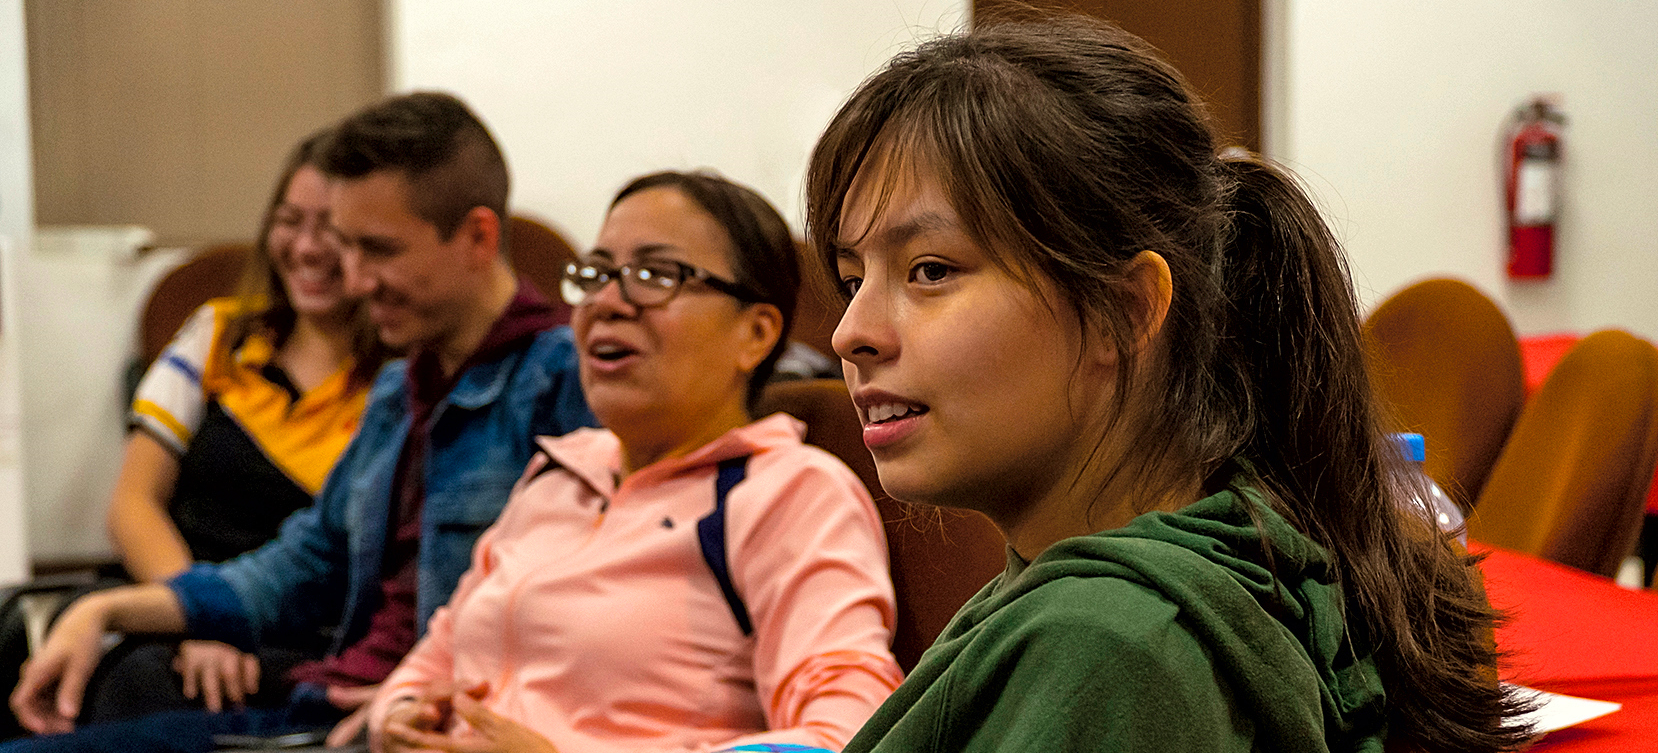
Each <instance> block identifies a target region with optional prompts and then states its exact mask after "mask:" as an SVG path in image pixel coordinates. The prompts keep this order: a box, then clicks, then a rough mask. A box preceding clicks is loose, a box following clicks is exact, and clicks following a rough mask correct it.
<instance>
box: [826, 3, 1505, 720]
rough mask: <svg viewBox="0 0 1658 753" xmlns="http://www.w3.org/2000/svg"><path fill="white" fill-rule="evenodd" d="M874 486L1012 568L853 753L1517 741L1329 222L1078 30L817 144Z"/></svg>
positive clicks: (900, 62) (1122, 38) (935, 75)
mask: <svg viewBox="0 0 1658 753" xmlns="http://www.w3.org/2000/svg"><path fill="white" fill-rule="evenodd" d="M807 183H808V185H807V204H808V210H807V212H808V216H807V224H808V228H809V233H810V235H811V238H812V240H813V242H814V243H815V244H816V247H817V248H818V249H820V250H821V253H822V257H823V261H824V262H825V265H826V267H827V268H828V269H829V270H830V271H831V272H832V273H833V274H834V275H835V277H836V278H837V279H838V280H839V281H840V287H841V291H842V293H843V294H844V296H845V298H846V301H847V309H846V313H845V315H844V318H843V319H842V321H841V323H840V327H839V328H838V329H837V330H836V332H835V336H834V345H835V350H836V351H837V352H838V353H839V354H840V356H841V358H842V359H844V361H845V366H846V379H847V383H848V386H849V387H850V389H851V391H852V394H853V400H854V401H855V402H856V403H857V406H858V409H859V412H860V415H861V417H862V420H863V422H864V440H865V443H866V444H867V445H868V447H869V449H870V451H871V452H872V453H873V455H874V457H875V460H876V464H877V466H878V467H879V470H880V476H881V483H882V485H883V486H884V487H885V489H886V491H887V492H888V493H890V494H892V495H893V496H894V497H895V498H897V499H900V500H904V501H908V502H917V503H926V504H933V505H947V506H954V507H964V508H969V509H974V510H978V511H980V512H982V513H984V514H985V515H987V516H989V517H990V519H991V520H992V521H994V522H995V523H996V525H997V526H998V527H999V528H1000V529H1001V530H1002V532H1003V533H1004V535H1005V536H1006V537H1007V541H1008V567H1007V570H1006V572H1004V573H1003V574H1002V575H1001V576H999V577H998V578H996V579H995V580H993V581H992V582H991V583H990V584H989V585H987V586H986V587H985V588H984V590H983V591H981V592H980V593H979V594H978V595H977V596H975V597H974V598H973V599H972V600H971V601H969V602H968V604H967V605H966V606H965V607H963V608H962V610H961V612H960V613H959V614H957V616H956V618H955V619H954V620H953V621H952V623H951V624H950V625H949V627H947V628H946V629H945V631H944V633H943V635H942V636H940V638H939V640H938V642H937V643H936V644H935V645H934V646H933V647H932V649H931V650H929V651H928V652H927V653H926V654H925V655H924V656H923V657H922V659H921V662H920V664H919V665H918V666H917V667H916V668H915V671H914V672H913V673H912V674H911V676H910V677H909V678H908V680H906V682H905V683H904V685H903V686H902V687H901V688H899V690H898V691H897V692H896V693H895V694H894V695H893V696H892V698H891V699H890V700H889V701H888V702H887V703H886V705H884V706H883V707H882V708H881V709H880V711H878V712H877V713H876V715H875V717H874V718H873V719H872V720H871V721H870V722H869V724H868V725H867V726H865V727H864V729H863V731H862V732H860V733H859V735H858V736H857V737H856V739H854V740H853V741H852V743H851V744H850V746H848V748H847V750H849V751H867V750H905V751H909V750H922V751H952V752H953V751H976V750H984V751H991V750H1159V751H1162V750H1205V751H1210V750H1239V751H1247V750H1275V751H1299V750H1305V751H1324V750H1367V751H1381V750H1383V749H1384V746H1385V747H1386V748H1387V749H1389V750H1433V751H1439V750H1446V751H1449V750H1456V751H1488V750H1504V749H1511V748H1514V747H1516V746H1518V745H1519V744H1521V743H1522V742H1523V741H1524V738H1525V730H1524V729H1523V728H1521V727H1520V726H1518V725H1517V724H1516V723H1515V722H1513V721H1512V720H1511V717H1512V715H1513V714H1514V712H1515V711H1516V710H1517V708H1518V707H1519V706H1521V705H1522V704H1521V703H1520V702H1519V701H1518V700H1517V699H1515V698H1514V697H1512V696H1510V695H1508V694H1507V693H1505V691H1504V690H1503V689H1502V688H1501V687H1500V686H1499V685H1498V683H1497V680H1496V672H1495V668H1494V667H1495V657H1494V649H1493V647H1492V644H1491V628H1492V619H1493V617H1492V611H1491V608H1490V606H1489V604H1488V603H1487V602H1486V600H1485V598H1484V596H1483V594H1482V591H1481V588H1480V586H1479V583H1478V577H1477V574H1476V571H1475V569H1474V567H1473V563H1472V561H1471V560H1470V559H1469V557H1468V556H1467V555H1466V554H1465V553H1463V552H1461V551H1460V550H1458V549H1457V548H1455V547H1454V546H1453V545H1452V544H1451V543H1450V542H1449V540H1448V539H1447V538H1446V537H1445V536H1444V535H1441V534H1440V533H1439V532H1438V531H1437V530H1436V529H1435V528H1433V527H1432V526H1431V525H1430V524H1429V523H1427V522H1426V520H1425V518H1424V517H1423V516H1422V515H1420V514H1418V513H1419V512H1420V510H1419V505H1416V504H1415V503H1414V502H1412V500H1414V499H1417V496H1416V495H1417V494H1418V493H1419V492H1420V491H1421V489H1420V488H1419V484H1420V482H1419V481H1416V480H1413V478H1414V477H1413V476H1412V475H1411V474H1410V473H1409V472H1408V470H1407V469H1406V468H1405V467H1404V466H1403V465H1402V460H1401V458H1400V457H1398V453H1397V452H1396V451H1395V450H1394V449H1393V447H1392V446H1391V444H1390V443H1389V442H1388V440H1387V438H1386V434H1385V433H1384V432H1385V427H1384V420H1383V418H1382V416H1381V410H1380V409H1379V408H1378V407H1377V403H1376V401H1375V398H1374V397H1373V396H1372V392H1371V386H1370V382H1369V379H1368V378H1367V376H1366V373H1365V366H1364V357H1363V353H1362V350H1361V346H1360V339H1359V325H1358V313H1357V306H1356V303H1355V301H1354V297H1353V294H1352V290H1351V285H1350V282H1349V280H1348V277H1347V274H1346V269H1345V266H1344V262H1343V260H1342V256H1341V253H1340V250H1339V248H1338V245H1337V243H1336V241H1335V239H1334V237H1333V236H1332V235H1331V234H1330V232H1329V230H1328V229H1327V228H1326V226H1325V225H1324V223H1323V221H1322V220H1321V219H1320V217H1319V215H1318V213H1317V211H1316V210H1315V209H1314V207H1313V206H1312V204H1311V203H1310V202H1309V201H1308V199H1307V198H1306V196H1305V195H1304V194H1303V193H1302V191H1301V190H1300V189H1299V188H1298V186H1297V185H1296V183H1295V182H1294V181H1293V180H1292V179H1291V178H1290V177H1289V176H1287V175H1286V174H1285V173H1284V172H1282V171H1281V170H1279V169H1278V168H1276V167H1273V166H1271V165H1269V164H1267V163H1265V162H1263V161H1262V160H1260V159H1258V158H1256V157H1254V156H1251V155H1248V154H1245V153H1239V152H1234V151H1232V150H1227V151H1225V152H1222V151H1221V150H1220V145H1219V144H1217V143H1216V139H1215V136H1214V134H1213V132H1212V130H1211V127H1210V124H1209V121H1208V119H1207V117H1206V115H1205V114H1204V111H1203V108H1202V106H1201V105H1200V104H1199V103H1198V102H1197V101H1196V98H1195V97H1194V95H1193V94H1192V93H1191V92H1190V90H1189V89H1188V88H1187V86H1186V84H1185V83H1184V81H1183V80H1182V79H1181V77H1180V76H1179V74H1178V73H1176V72H1175V71H1174V70H1173V69H1172V68H1170V67H1169V66H1168V64H1167V63H1165V62H1163V61H1162V60H1160V59H1158V58H1157V57H1156V56H1155V55H1154V54H1153V53H1152V52H1151V51H1150V50H1149V48H1148V47H1147V46H1146V45H1145V44H1144V43H1143V42H1142V41H1141V40H1139V39H1137V38H1135V37H1133V36H1132V35H1129V34H1127V33H1125V32H1123V31H1121V30H1119V29H1116V28H1113V27H1109V26H1105V25H1103V24H1096V23H1092V22H1088V21H1082V20H1075V19H1072V20H1065V19H1053V20H1047V21H1042V22H1038V23H1034V24H1024V25H1001V26H991V27H989V28H982V29H980V30H976V31H974V32H972V33H970V34H964V35H958V36H951V37H947V38H943V39H939V40H935V41H932V42H928V43H926V44H923V45H922V46H921V47H920V48H919V49H916V50H914V51H912V52H908V53H905V54H902V55H900V56H898V57H897V58H896V59H894V60H893V61H892V62H891V63H889V64H888V66H887V67H886V68H885V69H884V70H882V71H881V72H880V73H878V74H877V75H875V76H874V77H873V78H871V79H870V80H868V81H866V82H865V83H864V84H863V86H862V87H860V89H859V90H858V91H857V92H856V93H855V94H853V96H852V98H851V100H850V101H848V102H847V103H846V105H844V106H843V107H842V108H841V110H840V112H839V113H838V114H837V115H836V116H835V118H834V120H833V121H832V122H831V124H830V125H829V128H828V130H827V131H826V132H825V134H824V135H823V137H822V139H821V140H820V141H819V143H818V145H817V148H816V150H815V152H814V154H813V156H812V161H811V166H810V172H809V176H808V180H807Z"/></svg>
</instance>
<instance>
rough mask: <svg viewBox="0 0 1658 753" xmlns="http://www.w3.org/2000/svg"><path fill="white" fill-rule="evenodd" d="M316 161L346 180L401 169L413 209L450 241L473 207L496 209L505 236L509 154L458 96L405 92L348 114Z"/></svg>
mask: <svg viewBox="0 0 1658 753" xmlns="http://www.w3.org/2000/svg"><path fill="white" fill-rule="evenodd" d="M319 166H320V167H321V169H322V171H323V172H324V173H326V174H327V175H328V176H329V177H331V178H337V179H344V180H353V179H357V178H362V177H365V176H367V175H369V174H371V173H377V172H381V171H384V170H392V171H397V172H400V173H402V174H403V176H404V178H405V179H406V180H408V182H409V188H410V192H409V203H410V208H411V209H413V210H414V213H415V214H416V215H419V216H420V217H421V218H422V219H424V220H426V221H427V222H430V223H432V225H433V226H435V227H437V229H438V235H440V236H441V237H443V238H444V239H445V240H448V239H449V238H451V237H453V236H454V235H455V231H456V230H457V229H459V228H460V226H461V222H462V221H463V220H465V219H466V214H467V213H468V212H470V211H472V208H473V207H485V208H487V209H489V210H490V211H492V212H494V213H495V216H496V217H498V218H500V220H501V223H502V230H503V237H504V235H505V232H504V231H505V224H506V220H507V189H508V187H509V182H510V181H509V180H508V177H507V163H506V159H505V158H503V157H502V156H501V148H500V146H498V145H497V144H496V143H495V138H494V137H493V136H490V135H489V129H488V128H485V127H484V124H483V122H482V121H480V120H478V116H476V115H474V114H472V110H470V109H468V108H467V106H466V103H464V102H462V101H460V99H458V98H456V97H455V96H453V95H450V94H444V93H441V92H415V93H413V94H404V95H400V96H396V97H391V98H389V99H386V100H383V101H381V102H379V103H377V104H375V105H372V106H370V107H368V108H367V109H364V110H362V111H360V112H358V113H357V114H355V115H352V116H351V117H348V118H346V119H345V120H344V121H342V122H341V123H340V124H339V125H338V126H336V127H335V129H334V135H333V137H332V138H331V139H329V140H328V143H327V144H326V145H325V146H324V147H323V149H322V159H321V161H320V165H319ZM502 246H503V249H504V247H505V243H503V244H502Z"/></svg>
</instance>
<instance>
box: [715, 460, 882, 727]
mask: <svg viewBox="0 0 1658 753" xmlns="http://www.w3.org/2000/svg"><path fill="white" fill-rule="evenodd" d="M731 494H732V503H731V505H730V507H729V508H728V509H730V510H731V513H730V514H731V515H732V518H731V522H730V527H729V529H728V531H729V533H730V537H731V550H732V552H733V555H732V562H731V569H732V579H733V581H734V582H735V585H736V587H737V591H738V592H739V593H740V594H742V596H743V600H744V602H745V603H746V604H747V606H748V610H749V614H750V616H751V617H752V618H753V620H754V638H755V643H754V673H755V684H756V690H757V691H758V692H759V694H760V703H761V705H762V707H763V708H764V709H765V713H766V721H767V726H768V727H769V728H770V729H769V730H768V731H767V732H763V733H759V734H754V735H746V736H744V737H741V738H738V739H736V740H730V741H727V742H724V743H721V744H719V745H716V746H714V747H715V748H723V747H728V746H732V745H743V744H749V743H761V742H773V743H778V742H783V743H795V744H800V745H811V746H818V747H824V748H830V749H834V750H839V749H840V748H841V747H842V746H843V745H845V744H846V742H847V741H848V740H850V739H851V737H852V735H853V734H854V733H856V732H857V731H858V728H859V727H861V726H863V723H864V722H865V721H867V720H868V719H869V717H870V715H871V714H873V713H875V709H876V708H877V707H879V706H880V705H881V702H883V701H885V700H886V698H887V696H888V695H890V694H891V693H892V691H893V689H895V688H897V687H898V684H899V683H900V682H902V681H903V673H902V672H901V671H900V670H899V668H898V663H897V662H896V661H894V660H893V657H892V651H891V649H890V646H891V644H892V630H893V623H894V621H895V619H896V618H895V614H896V606H895V599H894V597H893V589H892V577H891V575H890V573H889V571H888V569H887V545H886V537H885V534H884V533H883V531H882V527H881V518H880V515H879V513H877V512H876V510H875V505H874V503H873V502H871V501H870V498H869V493H868V492H867V491H865V489H864V487H863V484H862V483H860V482H859V481H858V478H857V476H855V475H853V473H852V471H851V470H850V469H848V468H847V467H846V466H845V465H843V464H841V462H840V461H839V460H836V459H835V458H834V457H833V456H830V455H829V454H827V453H824V452H821V451H819V450H817V449H815V448H800V449H796V450H790V451H787V452H774V453H762V454H760V455H756V456H755V457H754V458H752V459H751V460H750V464H749V476H748V480H747V481H745V482H744V483H743V484H740V485H738V487H737V488H735V489H733V490H732V492H731ZM745 513H747V514H745Z"/></svg>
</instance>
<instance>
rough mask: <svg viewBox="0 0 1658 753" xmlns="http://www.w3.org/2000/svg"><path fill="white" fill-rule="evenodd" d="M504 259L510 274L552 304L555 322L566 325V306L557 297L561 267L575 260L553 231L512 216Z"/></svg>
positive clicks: (537, 222)
mask: <svg viewBox="0 0 1658 753" xmlns="http://www.w3.org/2000/svg"><path fill="white" fill-rule="evenodd" d="M507 256H508V258H510V259H512V268H513V271H515V272H517V273H518V275H519V277H522V278H524V279H525V280H528V281H529V282H530V284H531V285H534V286H535V289H536V290H538V291H540V292H541V294H542V295H543V296H545V297H546V298H547V299H548V300H550V301H552V302H553V306H555V307H556V308H557V309H558V311H559V315H558V316H559V322H560V323H568V322H569V321H570V305H569V304H567V303H565V302H564V299H563V298H560V297H559V292H558V285H559V279H560V278H561V277H562V276H563V274H564V265H565V264H568V263H570V262H572V261H575V259H576V249H575V247H574V246H571V245H570V242H569V241H568V240H565V238H564V236H563V235H561V234H559V232H558V231H557V230H554V229H552V228H551V227H548V226H547V224H546V223H544V222H542V221H540V220H537V219H535V218H533V217H527V216H524V215H521V214H515V215H513V216H512V218H511V219H510V220H508V223H507Z"/></svg>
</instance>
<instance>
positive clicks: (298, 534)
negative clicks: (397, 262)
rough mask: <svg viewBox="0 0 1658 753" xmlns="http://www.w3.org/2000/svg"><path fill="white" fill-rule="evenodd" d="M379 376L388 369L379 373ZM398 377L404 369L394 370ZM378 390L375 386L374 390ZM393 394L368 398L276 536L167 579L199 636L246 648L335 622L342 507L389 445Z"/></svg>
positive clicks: (344, 575) (341, 575)
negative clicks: (326, 469)
mask: <svg viewBox="0 0 1658 753" xmlns="http://www.w3.org/2000/svg"><path fill="white" fill-rule="evenodd" d="M381 376H382V379H381V381H382V382H384V381H386V377H387V375H386V374H385V373H384V372H382V375H381ZM398 378H401V375H400V374H399V375H398ZM379 392H380V390H378V389H376V390H374V393H376V394H377V393H379ZM392 402H396V401H395V400H377V399H374V400H371V402H370V404H369V406H368V409H367V410H366V411H365V412H364V414H363V421H362V423H361V425H360V428H359V430H358V434H357V436H356V437H354V438H353V439H352V441H351V444H350V445H348V446H347V447H346V450H345V452H344V453H343V454H342V455H341V456H340V460H339V462H338V463H336V464H335V466H334V470H333V471H332V472H331V473H329V475H328V480H327V481H326V482H325V483H324V484H323V487H322V490H321V491H320V492H318V494H317V498H316V501H315V502H314V503H313V504H312V505H311V506H310V507H307V508H305V509H303V510H300V511H298V512H296V513H294V514H293V515H291V516H289V517H288V519H287V520H286V521H284V522H283V523H282V527H281V529H280V530H279V531H278V533H277V536H276V538H274V539H271V540H270V541H267V542H265V544H264V545H263V546H261V547H259V548H258V549H255V550H253V551H251V552H248V553H246V554H243V555H241V556H239V557H236V558H235V559H231V560H228V561H226V562H223V563H219V564H217V565H208V564H201V565H197V566H195V567H193V568H191V569H190V570H188V571H186V572H184V573H182V574H180V575H179V576H177V577H175V578H174V579H173V580H171V581H169V582H168V586H169V587H171V588H172V589H173V592H174V593H175V594H176V595H177V596H178V599H179V603H180V605H181V606H182V607H183V609H184V619H185V625H186V629H187V630H188V631H189V633H190V635H192V636H194V637H198V638H203V639H208V640H217V641H223V642H225V643H229V644H230V645H232V646H236V647H238V648H242V649H243V650H247V647H249V646H258V645H264V644H266V643H269V642H270V641H272V640H273V639H275V640H280V639H282V638H285V637H294V638H300V639H304V638H307V637H310V636H314V635H315V634H316V632H317V630H318V629H319V628H322V627H324V626H326V625H330V624H333V623H332V621H333V620H337V619H338V618H339V615H340V612H341V610H342V608H343V606H344V604H345V595H346V585H347V583H348V582H349V581H348V579H349V577H350V572H351V568H350V565H351V563H350V557H351V546H350V543H351V542H350V535H349V531H348V528H347V523H346V518H347V508H348V505H349V503H350V499H351V496H352V489H353V487H354V483H353V482H354V480H355V479H357V478H359V477H360V476H362V475H364V474H365V473H367V472H368V471H369V470H370V469H371V466H372V463H373V461H374V460H375V458H376V457H377V456H378V455H379V454H381V453H383V452H387V451H390V452H396V451H397V447H390V448H389V450H388V447H387V442H386V434H387V431H386V430H385V427H391V426H396V425H398V422H397V417H398V415H400V413H399V412H396V411H389V410H388V408H389V406H388V403H392Z"/></svg>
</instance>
